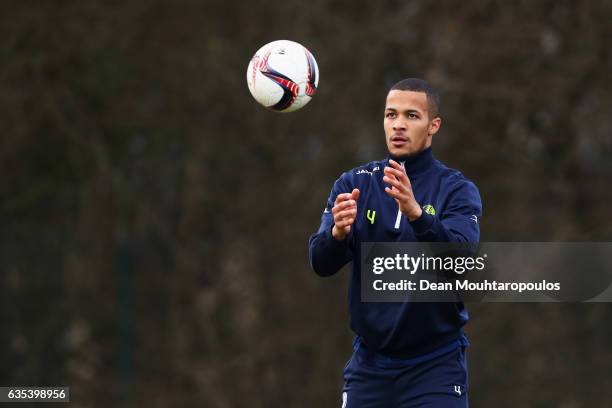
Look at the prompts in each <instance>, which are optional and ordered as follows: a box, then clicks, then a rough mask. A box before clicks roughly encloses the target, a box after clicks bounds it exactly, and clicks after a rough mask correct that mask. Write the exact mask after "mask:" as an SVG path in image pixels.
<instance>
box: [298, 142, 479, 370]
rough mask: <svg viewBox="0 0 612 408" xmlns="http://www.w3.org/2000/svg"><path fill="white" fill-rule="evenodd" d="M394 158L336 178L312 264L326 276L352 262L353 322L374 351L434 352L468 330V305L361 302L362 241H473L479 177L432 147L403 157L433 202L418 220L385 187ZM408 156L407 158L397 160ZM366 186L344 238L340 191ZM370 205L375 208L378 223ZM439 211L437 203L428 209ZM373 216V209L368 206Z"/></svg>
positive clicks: (417, 187)
mask: <svg viewBox="0 0 612 408" xmlns="http://www.w3.org/2000/svg"><path fill="white" fill-rule="evenodd" d="M388 160H389V158H387V159H385V160H381V161H374V162H370V163H368V164H365V165H363V166H360V167H356V168H354V169H353V170H351V171H348V172H346V173H343V174H342V175H341V176H340V178H339V179H338V180H336V182H335V183H334V186H333V188H332V191H331V194H330V195H329V198H328V200H327V206H326V207H325V210H324V212H323V216H322V217H321V226H320V227H319V230H318V232H317V233H315V234H313V235H312V236H311V237H310V240H309V255H310V265H311V267H312V269H313V270H314V271H315V272H316V273H317V274H318V275H320V276H330V275H333V274H335V273H336V272H337V271H338V270H339V269H340V268H342V266H344V265H345V264H347V263H348V262H351V261H353V260H355V262H353V265H352V274H351V282H350V287H349V314H350V325H351V329H352V330H353V331H354V332H355V333H356V334H357V335H358V336H359V337H360V339H361V341H362V342H363V343H365V345H366V346H367V347H368V348H369V349H372V350H374V351H378V352H381V353H383V354H388V355H391V356H402V357H406V358H410V357H416V356H421V355H425V354H427V353H430V352H434V351H435V350H436V349H438V348H439V347H442V346H444V345H446V344H449V343H451V342H453V341H456V340H457V339H459V338H461V337H462V336H463V331H462V327H463V326H464V325H465V323H466V322H467V320H468V313H467V310H466V309H465V307H464V305H463V303H462V302H458V303H417V302H414V303H410V302H407V303H399V302H398V303H391V302H388V303H374V302H372V303H368V302H361V299H360V296H361V287H360V284H361V271H360V262H359V259H360V258H361V254H360V251H361V242H416V241H421V242H473V243H476V242H478V241H479V238H480V229H479V224H478V223H479V220H480V217H481V214H482V204H481V201H480V195H479V193H478V189H477V188H476V185H475V184H474V183H473V182H471V181H470V180H468V179H467V178H466V177H464V176H463V174H461V173H460V172H459V171H457V170H453V169H450V168H448V167H446V166H445V165H443V164H442V163H441V162H440V161H438V160H437V159H435V158H434V156H433V154H432V151H431V148H428V149H426V150H424V151H422V152H420V153H418V154H417V155H415V156H412V157H409V158H408V159H406V160H404V161H403V165H404V168H405V169H406V173H407V174H408V178H409V179H410V182H411V184H412V189H413V192H414V196H415V198H416V200H417V202H418V203H419V204H420V205H421V206H422V207H426V206H428V205H430V206H432V207H433V209H435V215H431V214H429V213H427V212H425V211H423V214H422V215H421V217H420V218H419V219H417V220H414V221H413V222H410V221H408V218H407V217H406V216H405V215H403V214H401V213H399V208H398V205H397V203H396V201H395V200H394V199H393V198H392V197H389V196H388V195H387V193H385V187H386V186H388V185H387V184H386V183H384V182H383V180H382V178H383V175H384V173H383V170H384V168H385V167H386V166H388ZM396 161H398V162H400V163H402V160H401V159H400V160H396ZM353 188H357V189H359V191H360V196H359V199H358V200H357V217H356V219H355V222H354V223H353V225H352V227H351V232H350V234H349V236H348V238H347V239H345V240H344V241H337V240H336V239H335V238H334V237H333V236H332V234H331V230H332V228H333V226H334V220H333V215H332V212H331V210H332V207H333V206H334V202H335V201H336V196H337V195H338V194H341V193H350V192H351V191H352V190H353ZM367 210H370V211H376V215H375V217H374V223H372V222H371V221H370V220H368V218H367ZM430 212H434V211H430ZM370 218H372V214H370Z"/></svg>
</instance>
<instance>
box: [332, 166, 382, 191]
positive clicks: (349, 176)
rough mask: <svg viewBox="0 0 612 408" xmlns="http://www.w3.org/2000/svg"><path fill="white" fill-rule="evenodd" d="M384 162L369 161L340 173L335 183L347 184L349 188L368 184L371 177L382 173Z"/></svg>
mask: <svg viewBox="0 0 612 408" xmlns="http://www.w3.org/2000/svg"><path fill="white" fill-rule="evenodd" d="M383 168H384V160H376V161H371V162H368V163H365V164H362V165H360V166H357V167H353V168H352V169H350V170H348V171H345V172H344V173H342V175H341V176H340V178H339V179H338V180H337V182H341V183H348V184H350V185H351V186H355V185H359V184H363V183H365V182H369V180H370V179H371V178H372V176H373V175H375V174H376V173H377V172H379V171H382V169H383Z"/></svg>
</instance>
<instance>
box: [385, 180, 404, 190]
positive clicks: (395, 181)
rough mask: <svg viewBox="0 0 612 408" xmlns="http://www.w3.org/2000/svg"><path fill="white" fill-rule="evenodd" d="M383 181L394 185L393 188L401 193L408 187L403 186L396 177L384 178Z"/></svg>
mask: <svg viewBox="0 0 612 408" xmlns="http://www.w3.org/2000/svg"><path fill="white" fill-rule="evenodd" d="M383 181H384V182H385V183H387V184H390V185H392V186H393V187H395V188H397V189H398V190H400V191H406V186H405V185H404V184H402V183H401V182H400V181H399V180H397V179H396V178H395V177H393V178H392V177H387V176H384V177H383Z"/></svg>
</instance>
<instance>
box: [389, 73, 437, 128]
mask: <svg viewBox="0 0 612 408" xmlns="http://www.w3.org/2000/svg"><path fill="white" fill-rule="evenodd" d="M393 90H397V91H413V92H423V93H424V94H425V95H427V107H428V109H429V118H430V119H433V118H435V117H436V116H440V94H439V93H438V91H437V90H436V88H434V87H433V86H431V85H430V84H429V82H427V81H425V80H424V79H420V78H406V79H402V80H401V81H399V82H398V83H396V84H395V85H393V86H392V87H391V89H389V92H391V91H393Z"/></svg>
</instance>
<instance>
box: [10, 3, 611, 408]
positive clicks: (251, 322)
mask: <svg viewBox="0 0 612 408" xmlns="http://www.w3.org/2000/svg"><path fill="white" fill-rule="evenodd" d="M2 9H3V12H2V13H1V14H0V126H1V136H0V166H1V167H0V169H1V171H2V174H3V180H4V182H3V183H1V184H0V195H1V196H0V197H1V199H0V222H1V225H2V228H1V235H0V239H1V241H0V257H1V262H0V268H1V269H0V302H1V306H2V307H1V309H0V310H1V312H0V318H1V322H2V330H1V331H0V345H1V348H0V362H1V363H2V364H1V366H2V367H3V370H2V371H1V374H0V384H2V385H11V384H12V385H45V384H48V385H69V386H71V387H72V400H73V403H72V404H73V405H74V406H79V407H98V406H100V407H107V406H117V407H127V406H134V407H141V406H146V407H184V406H202V407H245V406H249V407H281V406H282V407H336V406H340V390H341V385H342V378H341V371H342V367H343V365H344V363H345V361H346V359H347V358H348V357H349V355H350V353H351V347H350V344H351V339H352V334H351V333H350V331H349V329H348V323H347V311H346V289H347V280H348V276H347V273H348V269H346V268H345V269H344V270H343V271H341V273H339V274H338V275H336V276H335V277H333V278H329V279H320V278H318V277H316V276H315V275H314V273H312V272H311V271H310V270H309V267H308V260H307V251H306V243H307V238H308V236H309V234H310V233H311V232H313V231H314V230H315V229H316V228H317V227H318V223H319V218H320V213H321V210H322V208H323V205H324V203H325V200H326V198H327V195H328V193H329V189H330V188H331V185H332V183H333V181H334V180H335V179H336V178H337V177H338V176H339V175H340V174H341V172H343V171H345V170H347V169H349V168H352V167H354V166H356V165H358V164H361V163H363V162H367V161H370V160H375V159H380V158H382V157H383V156H384V154H385V147H384V142H383V132H382V107H383V101H384V96H385V93H386V89H387V88H388V87H389V86H390V85H391V84H393V83H394V82H395V81H396V80H399V79H401V78H403V77H408V76H421V77H424V78H426V79H428V80H430V81H431V82H432V83H434V84H435V85H437V86H438V87H439V88H440V90H441V92H442V95H443V106H442V112H443V118H444V125H443V129H442V131H441V133H440V134H438V135H437V136H436V137H435V139H434V151H435V154H436V155H437V157H438V158H440V159H441V160H442V161H443V162H445V163H447V164H448V165H449V166H451V167H455V168H459V169H461V170H462V171H463V172H464V173H465V174H466V175H467V176H468V177H469V178H471V179H473V180H474V181H475V182H476V183H477V185H478V186H479V188H480V191H481V195H482V197H483V201H484V217H483V222H482V226H481V227H482V238H483V240H489V241H496V240H497V241H589V240H593V241H606V240H610V239H612V219H611V217H610V212H609V211H610V202H612V191H611V189H610V185H611V184H610V181H611V178H612V177H611V176H612V160H610V159H611V158H612V137H611V136H612V135H611V132H612V119H610V113H611V107H612V76H611V73H612V56H611V54H612V53H611V49H610V39H612V24H611V23H610V22H611V21H612V2H611V1H609V0H599V1H596V0H594V1H586V0H585V1H567V0H556V1H546V0H538V1H533V0H529V1H527V0H520V1H513V2H506V1H501V0H497V1H493V0H472V1H466V2H455V1H450V0H444V1H436V2H433V1H369V2H366V1H351V2H349V1H335V2H332V1H323V0H311V1H304V2H298V1H289V2H263V3H260V2H249V3H247V2H241V1H235V2H232V1H181V2H162V1H143V0H133V1H130V2H118V1H106V2H101V1H92V0H81V1H78V2H76V1H59V0H55V1H53V0H47V1H44V2H34V1H24V0H20V1H14V0H13V1H11V0H5V1H3V2H2ZM276 39H292V40H294V41H298V42H301V43H303V44H304V45H305V46H307V47H308V48H310V49H311V50H312V51H313V53H314V55H315V56H316V58H317V60H318V63H319V67H320V71H321V82H320V90H319V94H318V95H317V96H316V98H315V99H314V100H313V101H312V102H311V103H310V105H308V106H307V107H306V108H304V109H303V110H302V111H299V112H296V113H291V114H275V113H271V112H269V111H266V110H265V109H263V108H261V107H260V106H258V105H257V104H256V103H255V102H254V101H253V99H252V98H251V96H250V94H249V92H248V89H247V86H246V80H245V73H246V66H247V64H248V61H249V59H250V57H251V56H252V54H253V53H254V52H255V50H257V49H258V48H259V47H260V46H261V45H263V44H265V43H267V42H269V41H272V40H276ZM469 307H470V310H471V315H472V321H471V322H470V324H469V325H468V334H469V336H470V339H471V343H472V346H471V347H470V348H469V357H470V381H471V403H472V406H475V407H487V406H496V407H515V406H522V407H563V408H574V407H587V406H588V407H607V406H609V404H610V403H609V401H610V398H611V397H612V394H611V393H612V390H611V388H610V387H609V384H611V383H612V371H610V366H611V365H612V349H611V347H610V344H611V343H612V308H611V307H610V305H608V304H472V305H469Z"/></svg>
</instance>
